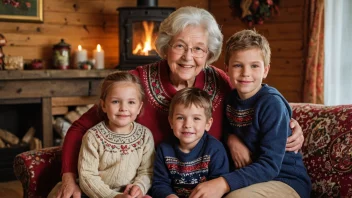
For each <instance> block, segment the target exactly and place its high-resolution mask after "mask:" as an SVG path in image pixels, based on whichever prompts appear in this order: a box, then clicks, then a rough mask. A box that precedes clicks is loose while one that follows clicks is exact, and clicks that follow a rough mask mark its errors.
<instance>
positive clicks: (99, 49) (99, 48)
mask: <svg viewBox="0 0 352 198" xmlns="http://www.w3.org/2000/svg"><path fill="white" fill-rule="evenodd" d="M97 51H98V52H100V51H101V46H100V44H98V45H97Z"/></svg>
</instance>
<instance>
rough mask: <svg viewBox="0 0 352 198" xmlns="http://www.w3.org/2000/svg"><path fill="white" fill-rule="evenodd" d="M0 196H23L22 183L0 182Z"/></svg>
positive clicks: (16, 197)
mask: <svg viewBox="0 0 352 198" xmlns="http://www.w3.org/2000/svg"><path fill="white" fill-rule="evenodd" d="M0 197H1V198H21V197H23V192H22V185H21V182H20V181H17V180H16V181H9V182H0Z"/></svg>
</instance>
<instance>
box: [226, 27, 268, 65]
mask: <svg viewBox="0 0 352 198" xmlns="http://www.w3.org/2000/svg"><path fill="white" fill-rule="evenodd" d="M253 48H258V49H260V51H261V52H262V56H263V60H264V66H267V65H269V64H270V57H271V50H270V46H269V42H268V40H267V39H266V38H265V37H264V36H263V35H261V34H259V33H258V32H257V31H255V30H242V31H239V32H236V33H235V34H233V35H232V36H231V37H230V38H229V39H228V40H227V41H226V46H225V64H226V65H229V61H230V58H231V55H232V53H233V52H236V51H241V50H248V49H253Z"/></svg>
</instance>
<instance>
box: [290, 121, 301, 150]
mask: <svg viewBox="0 0 352 198" xmlns="http://www.w3.org/2000/svg"><path fill="white" fill-rule="evenodd" d="M290 128H291V129H292V135H291V136H290V137H288V138H287V143H286V151H294V152H295V153H297V152H298V151H299V149H301V148H302V145H303V142H304V136H303V131H302V128H301V126H299V124H298V122H297V121H296V120H295V119H291V121H290Z"/></svg>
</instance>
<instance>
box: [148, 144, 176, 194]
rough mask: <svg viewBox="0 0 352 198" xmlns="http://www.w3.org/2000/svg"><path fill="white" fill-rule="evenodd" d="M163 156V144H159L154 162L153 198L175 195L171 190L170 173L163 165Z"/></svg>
mask: <svg viewBox="0 0 352 198" xmlns="http://www.w3.org/2000/svg"><path fill="white" fill-rule="evenodd" d="M164 157H165V156H164V154H163V144H161V145H160V146H159V147H158V149H157V152H156V158H155V162H154V175H153V185H152V194H153V197H160V198H166V197H169V196H171V195H173V194H174V195H176V193H175V192H174V191H173V189H172V181H171V178H170V173H169V170H168V168H167V167H166V164H165V161H164V160H165V158H164Z"/></svg>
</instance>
